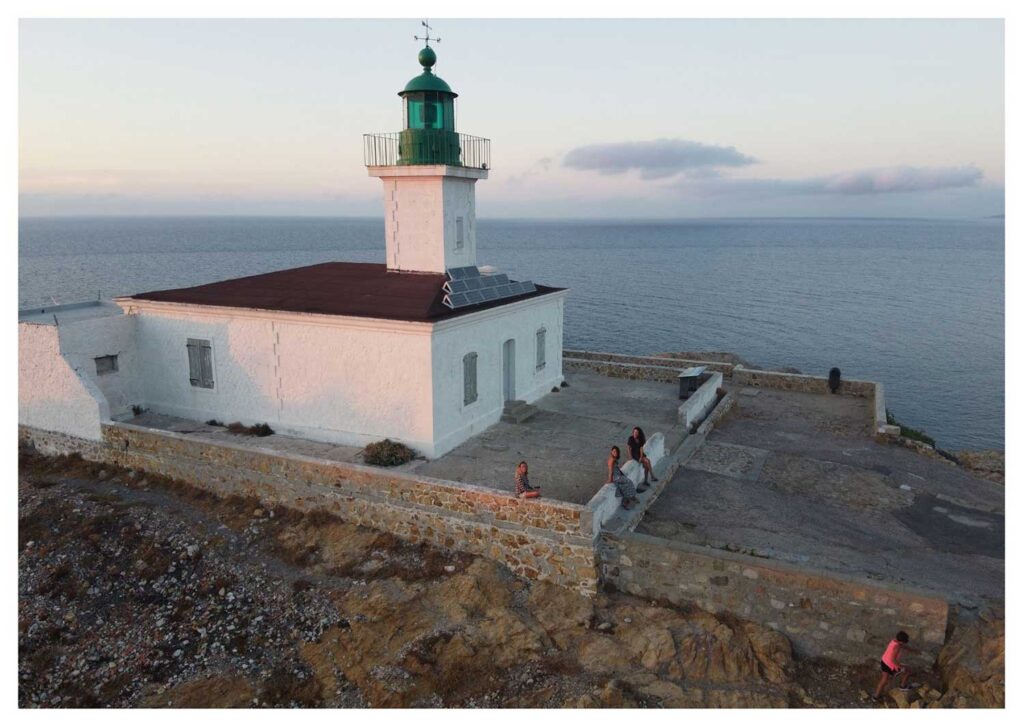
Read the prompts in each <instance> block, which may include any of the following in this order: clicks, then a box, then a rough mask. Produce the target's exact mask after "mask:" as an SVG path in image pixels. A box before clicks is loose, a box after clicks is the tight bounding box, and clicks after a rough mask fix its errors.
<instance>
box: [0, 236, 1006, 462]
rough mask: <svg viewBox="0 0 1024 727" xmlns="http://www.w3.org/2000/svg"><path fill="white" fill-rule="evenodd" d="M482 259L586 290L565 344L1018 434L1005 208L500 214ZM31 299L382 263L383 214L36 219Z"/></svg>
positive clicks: (997, 437)
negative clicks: (1006, 427)
mask: <svg viewBox="0 0 1024 727" xmlns="http://www.w3.org/2000/svg"><path fill="white" fill-rule="evenodd" d="M478 240H479V243H478V244H479V255H478V257H479V262H480V264H482V265H483V264H487V265H494V266H496V267H498V268H501V269H502V270H506V271H508V272H510V273H511V275H512V277H517V278H530V279H533V280H536V281H538V282H543V283H547V284H552V285H561V286H567V287H569V288H571V289H572V292H571V294H570V297H569V300H568V302H567V305H566V313H565V317H566V320H565V345H566V346H567V347H571V348H589V349H597V350H607V351H620V352H625V353H653V352H660V351H671V350H717V351H733V352H736V353H738V354H740V355H741V356H743V357H745V358H746V359H748V360H749V361H751V362H753V363H756V364H759V365H762V366H769V367H776V366H794V367H796V368H798V369H800V370H801V371H803V372H805V373H813V374H820V375H824V374H826V373H827V372H828V369H829V368H830V367H832V366H839V367H840V368H841V369H842V371H843V375H844V376H846V377H849V378H860V377H864V378H871V379H878V380H881V381H883V382H884V383H885V386H886V400H887V403H888V405H889V408H890V409H892V410H893V411H894V412H895V413H896V415H897V416H898V417H899V418H900V420H901V421H903V422H905V423H907V424H912V425H915V426H918V427H921V428H923V429H925V430H926V431H927V432H929V433H930V434H932V436H934V437H935V438H936V439H937V440H938V442H939V444H940V446H943V447H946V448H949V449H975V448H988V447H995V448H1000V449H1001V448H1002V447H1003V411H1004V409H1003V353H1004V341H1003V330H1004V328H1003V320H1004V310H1003V301H1004V262H1003V245H1004V231H1003V222H1002V220H993V221H987V220H986V221H978V222H946V221H922V220H897V221H893V220H847V219H827V220H820V219H819V220H792V219H786V220H779V219H760V220H754V219H750V220H690V221H670V222H632V221H630V222H608V221H599V222H598V221H595V222H575V221H554V222H552V221H515V222H513V221H497V220H493V221H487V220H482V221H480V222H479V225H478ZM19 251H20V256H19V264H18V273H19V277H18V288H19V290H18V293H19V299H20V305H21V306H22V307H25V306H30V305H38V304H43V303H50V302H51V298H52V299H56V300H57V301H59V302H62V303H67V302H74V301H79V300H86V299H94V298H96V296H97V295H98V294H102V295H103V296H104V297H110V296H113V295H122V294H131V293H137V292H141V291H146V290H154V289H161V288H172V287H180V286H187V285H196V284H199V283H205V282H210V281H213V280H219V279H223V278H230V277H236V276H240V275H252V274H256V273H261V272H266V271H270V270H277V269H281V268H288V267H294V266H298V265H308V264H311V263H316V262H323V261H326V260H352V261H367V262H383V260H384V230H383V224H382V222H381V221H380V220H379V219H376V218H375V219H319V218H317V219H311V218H114V219H111V218H89V219H24V220H21V222H20V233H19Z"/></svg>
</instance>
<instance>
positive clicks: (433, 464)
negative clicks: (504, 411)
mask: <svg viewBox="0 0 1024 727" xmlns="http://www.w3.org/2000/svg"><path fill="white" fill-rule="evenodd" d="M566 380H567V381H568V382H569V386H568V387H567V388H564V389H562V390H561V391H559V392H558V393H551V394H548V395H546V396H544V397H543V398H542V399H540V400H539V401H537V402H535V403H534V406H536V407H537V409H538V410H539V411H538V412H537V414H536V415H534V416H533V418H531V419H529V420H528V421H525V422H522V423H520V424H510V423H506V422H499V423H498V424H495V425H494V426H493V427H490V428H489V429H487V430H486V431H485V432H482V433H481V434H479V435H477V436H475V437H473V438H472V439H469V440H468V441H466V442H464V443H463V444H461V445H460V446H458V447H456V448H455V449H453V450H452V451H451V452H449V453H448V454H446V455H445V456H443V457H440V458H438V459H435V460H433V461H430V462H422V463H419V464H417V465H416V467H415V471H416V472H418V473H419V474H423V475H427V476H428V477H436V478H438V479H443V480H453V481H455V482H466V483H471V484H477V485H487V486H490V487H496V488H498V489H504V488H508V489H512V487H513V475H514V473H515V468H516V465H517V464H518V463H519V462H520V461H522V460H524V459H525V460H527V461H528V462H529V464H530V482H531V484H533V485H534V486H535V487H540V488H541V492H542V493H543V496H544V497H547V498H551V499H555V500H561V501H564V502H573V503H576V504H579V505H585V504H587V503H588V502H589V501H590V498H592V497H593V496H594V494H596V493H597V491H598V490H599V489H601V487H602V485H604V483H605V482H606V481H607V479H608V476H607V469H606V464H605V462H606V460H607V458H608V450H609V449H610V448H611V446H612V445H613V444H614V445H618V446H619V449H621V450H622V452H623V458H625V457H626V440H627V439H628V438H629V435H630V433H631V432H632V430H633V427H634V426H637V425H639V426H640V427H642V428H643V430H644V432H645V433H646V434H647V435H648V436H650V435H651V434H653V433H655V432H662V433H663V434H664V435H665V450H666V452H671V451H672V450H674V449H675V448H676V447H677V446H678V445H679V443H680V442H681V441H682V439H683V437H684V436H685V431H684V430H683V428H682V427H681V426H679V424H678V423H677V421H676V420H677V410H678V408H679V399H678V391H679V387H678V385H676V384H668V383H662V382H657V381H631V380H627V379H619V378H611V377H608V376H601V375H599V374H591V373H584V372H574V373H571V374H567V375H566Z"/></svg>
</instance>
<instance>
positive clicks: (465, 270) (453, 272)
mask: <svg viewBox="0 0 1024 727" xmlns="http://www.w3.org/2000/svg"><path fill="white" fill-rule="evenodd" d="M446 272H447V273H448V277H449V278H450V279H452V280H461V279H462V278H478V277H480V270H479V268H477V266H476V265H466V266H465V267H461V268H448V270H447V271H446Z"/></svg>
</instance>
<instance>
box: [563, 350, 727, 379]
mask: <svg viewBox="0 0 1024 727" xmlns="http://www.w3.org/2000/svg"><path fill="white" fill-rule="evenodd" d="M562 355H563V357H564V358H574V359H577V360H582V361H611V362H614V363H622V364H635V365H639V366H667V367H669V368H675V369H677V370H679V371H682V370H683V369H688V368H690V367H691V366H704V367H706V368H707V369H708V371H718V372H719V373H721V374H723V375H725V376H731V375H732V369H733V364H730V363H725V362H722V361H698V360H696V359H686V358H672V357H670V356H631V355H628V354H624V353H608V352H605V351H577V350H572V349H565V350H564V351H563V352H562Z"/></svg>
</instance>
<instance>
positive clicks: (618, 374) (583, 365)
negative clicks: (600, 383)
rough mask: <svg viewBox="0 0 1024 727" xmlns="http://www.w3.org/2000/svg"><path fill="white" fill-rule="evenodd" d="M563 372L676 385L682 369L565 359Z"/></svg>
mask: <svg viewBox="0 0 1024 727" xmlns="http://www.w3.org/2000/svg"><path fill="white" fill-rule="evenodd" d="M562 371H563V372H570V371H589V372H592V373H595V374H600V375H601V376H612V377H614V378H617V379H630V380H632V381H664V382H669V383H675V382H677V381H678V380H679V372H680V371H682V369H681V368H671V367H668V366H650V365H647V364H633V363H621V362H618V361H597V360H591V359H581V358H563V359H562Z"/></svg>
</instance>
